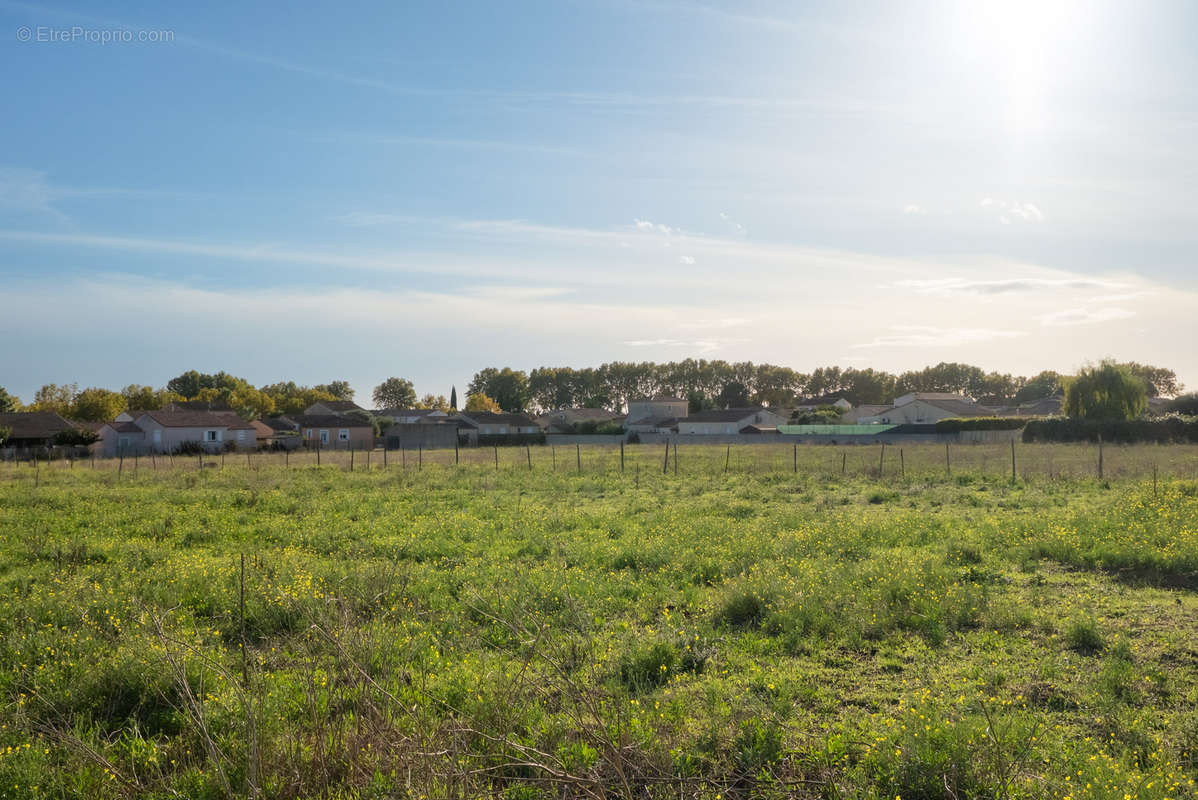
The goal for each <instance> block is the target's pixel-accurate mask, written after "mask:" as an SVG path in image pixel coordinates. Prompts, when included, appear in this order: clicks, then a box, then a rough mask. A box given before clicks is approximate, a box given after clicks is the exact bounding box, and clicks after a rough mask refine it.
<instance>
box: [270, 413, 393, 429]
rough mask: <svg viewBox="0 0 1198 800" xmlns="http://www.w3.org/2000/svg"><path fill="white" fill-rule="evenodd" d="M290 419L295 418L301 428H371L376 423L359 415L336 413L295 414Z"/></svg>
mask: <svg viewBox="0 0 1198 800" xmlns="http://www.w3.org/2000/svg"><path fill="white" fill-rule="evenodd" d="M288 419H291V420H294V421H295V423H296V424H297V425H299V426H300V427H301V428H370V429H371V430H373V429H374V425H372V424H370V423H369V422H367V421H366V420H364V419H358V418H357V417H339V416H337V415H336V414H294V415H292V416H290V417H288Z"/></svg>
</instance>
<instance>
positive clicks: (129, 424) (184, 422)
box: [99, 410, 258, 457]
mask: <svg viewBox="0 0 1198 800" xmlns="http://www.w3.org/2000/svg"><path fill="white" fill-rule="evenodd" d="M99 434H100V440H101V444H100V447H99V451H100V452H101V453H102V454H103V455H105V456H108V457H113V456H118V455H134V454H138V453H170V452H174V451H177V450H178V449H179V448H180V447H182V446H184V445H188V446H190V444H192V443H194V444H197V445H200V446H201V447H203V448H204V449H205V450H209V451H212V452H215V451H218V450H224V449H227V448H229V447H236V448H238V449H253V448H255V447H257V444H258V437H257V432H256V431H255V430H254V427H253V426H252V425H251V424H250V423H248V422H246V421H245V420H243V419H242V418H241V417H239V416H237V415H236V414H234V413H233V412H231V411H166V410H163V411H143V412H140V413H138V414H137V416H136V418H135V419H133V420H132V421H128V420H125V421H119V420H114V421H113V422H109V423H105V424H104V425H102V426H101V427H100V429H99Z"/></svg>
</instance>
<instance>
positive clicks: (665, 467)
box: [661, 441, 670, 475]
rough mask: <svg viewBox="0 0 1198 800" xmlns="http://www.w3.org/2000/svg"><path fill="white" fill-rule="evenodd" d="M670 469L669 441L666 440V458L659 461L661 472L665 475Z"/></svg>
mask: <svg viewBox="0 0 1198 800" xmlns="http://www.w3.org/2000/svg"><path fill="white" fill-rule="evenodd" d="M669 471H670V443H669V441H666V460H665V461H663V462H661V474H662V475H665V474H666V473H667V472H669Z"/></svg>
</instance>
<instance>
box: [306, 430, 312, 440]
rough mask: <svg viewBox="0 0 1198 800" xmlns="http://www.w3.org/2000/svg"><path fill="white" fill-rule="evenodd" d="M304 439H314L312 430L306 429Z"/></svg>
mask: <svg viewBox="0 0 1198 800" xmlns="http://www.w3.org/2000/svg"><path fill="white" fill-rule="evenodd" d="M304 438H305V439H311V438H312V429H311V428H304Z"/></svg>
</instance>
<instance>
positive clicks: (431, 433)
mask: <svg viewBox="0 0 1198 800" xmlns="http://www.w3.org/2000/svg"><path fill="white" fill-rule="evenodd" d="M381 438H382V442H383V447H385V448H387V449H388V450H398V449H400V448H401V447H402V448H403V449H404V450H418V449H419V450H444V449H446V448H448V449H453V447H454V446H455V445H456V444H457V442H458V428H457V426H456V425H430V424H427V423H419V422H417V423H411V424H409V423H404V422H400V423H397V424H395V425H392V426H390V427H389V428H386V429H385V430H384V431H383V435H382V437H381Z"/></svg>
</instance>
